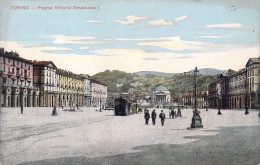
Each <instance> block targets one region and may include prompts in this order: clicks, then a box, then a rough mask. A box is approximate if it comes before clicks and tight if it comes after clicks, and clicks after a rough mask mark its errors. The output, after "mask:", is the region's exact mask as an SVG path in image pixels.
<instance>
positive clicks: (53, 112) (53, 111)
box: [52, 105, 57, 116]
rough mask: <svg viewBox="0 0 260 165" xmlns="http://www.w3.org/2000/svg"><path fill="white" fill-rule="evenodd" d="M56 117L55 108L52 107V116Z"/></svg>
mask: <svg viewBox="0 0 260 165" xmlns="http://www.w3.org/2000/svg"><path fill="white" fill-rule="evenodd" d="M56 115H57V111H56V106H55V105H54V107H53V109H52V116H56Z"/></svg>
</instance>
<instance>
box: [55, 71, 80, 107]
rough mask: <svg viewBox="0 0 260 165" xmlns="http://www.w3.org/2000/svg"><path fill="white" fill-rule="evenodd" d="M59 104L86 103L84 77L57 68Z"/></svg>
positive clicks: (66, 105) (76, 104) (75, 104)
mask: <svg viewBox="0 0 260 165" xmlns="http://www.w3.org/2000/svg"><path fill="white" fill-rule="evenodd" d="M57 92H58V96H57V106H59V107H61V106H65V107H68V106H77V107H82V106H83V105H84V77H82V76H80V75H77V74H74V73H72V72H69V71H66V70H63V69H57Z"/></svg>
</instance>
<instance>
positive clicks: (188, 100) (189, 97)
mask: <svg viewBox="0 0 260 165" xmlns="http://www.w3.org/2000/svg"><path fill="white" fill-rule="evenodd" d="M205 97H206V96H205V94H201V93H198V94H197V107H198V108H205V107H206V100H205ZM179 100H180V105H182V106H185V107H188V106H190V107H195V97H194V95H193V94H188V93H186V94H184V95H182V96H180V98H179Z"/></svg>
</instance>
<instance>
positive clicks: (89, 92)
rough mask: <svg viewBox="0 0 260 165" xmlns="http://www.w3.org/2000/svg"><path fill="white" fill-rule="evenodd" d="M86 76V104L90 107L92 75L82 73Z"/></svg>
mask: <svg viewBox="0 0 260 165" xmlns="http://www.w3.org/2000/svg"><path fill="white" fill-rule="evenodd" d="M81 76H82V77H84V106H86V107H90V106H91V102H92V101H91V95H92V94H91V83H90V77H89V75H86V74H81Z"/></svg>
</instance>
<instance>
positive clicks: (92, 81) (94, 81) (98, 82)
mask: <svg viewBox="0 0 260 165" xmlns="http://www.w3.org/2000/svg"><path fill="white" fill-rule="evenodd" d="M90 81H91V83H95V84H100V85H104V86H107V84H105V83H103V82H100V81H97V80H94V79H90Z"/></svg>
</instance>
